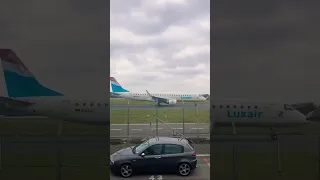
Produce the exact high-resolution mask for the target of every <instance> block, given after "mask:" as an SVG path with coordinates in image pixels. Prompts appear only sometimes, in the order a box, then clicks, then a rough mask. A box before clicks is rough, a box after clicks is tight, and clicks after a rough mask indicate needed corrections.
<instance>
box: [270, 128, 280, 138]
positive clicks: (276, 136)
mask: <svg viewBox="0 0 320 180" xmlns="http://www.w3.org/2000/svg"><path fill="white" fill-rule="evenodd" d="M270 130H271V131H272V133H271V135H270V138H271V140H277V139H278V132H277V131H275V130H274V129H273V128H270Z"/></svg>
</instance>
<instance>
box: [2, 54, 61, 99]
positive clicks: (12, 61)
mask: <svg viewBox="0 0 320 180" xmlns="http://www.w3.org/2000/svg"><path fill="white" fill-rule="evenodd" d="M0 59H1V64H2V70H3V74H4V79H5V83H6V87H7V91H8V96H9V97H14V98H17V97H39V96H62V95H63V94H61V93H59V92H56V91H54V90H52V89H49V88H47V87H45V86H43V85H41V84H40V83H39V82H38V80H37V79H36V77H35V76H34V75H33V74H32V73H31V72H30V71H29V70H28V68H27V67H26V66H25V65H24V63H23V62H22V61H21V60H20V59H19V57H18V56H17V55H16V54H15V52H13V50H11V49H0Z"/></svg>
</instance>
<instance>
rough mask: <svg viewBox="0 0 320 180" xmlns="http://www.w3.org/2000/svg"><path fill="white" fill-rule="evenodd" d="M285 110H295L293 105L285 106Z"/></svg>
mask: <svg viewBox="0 0 320 180" xmlns="http://www.w3.org/2000/svg"><path fill="white" fill-rule="evenodd" d="M284 110H286V111H292V110H294V108H293V107H292V106H291V105H289V104H284Z"/></svg>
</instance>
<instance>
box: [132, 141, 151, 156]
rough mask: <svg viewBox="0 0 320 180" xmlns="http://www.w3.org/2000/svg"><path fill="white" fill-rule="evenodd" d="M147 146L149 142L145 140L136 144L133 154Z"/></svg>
mask: <svg viewBox="0 0 320 180" xmlns="http://www.w3.org/2000/svg"><path fill="white" fill-rule="evenodd" d="M148 146H149V142H148V141H145V142H143V143H141V144H139V145H138V146H136V147H135V148H134V151H135V154H139V153H140V152H142V151H143V150H144V149H145V148H146V147H148Z"/></svg>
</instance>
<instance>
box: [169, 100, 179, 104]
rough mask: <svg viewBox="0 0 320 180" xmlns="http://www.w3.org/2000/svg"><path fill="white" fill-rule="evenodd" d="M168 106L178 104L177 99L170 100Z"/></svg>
mask: <svg viewBox="0 0 320 180" xmlns="http://www.w3.org/2000/svg"><path fill="white" fill-rule="evenodd" d="M168 104H177V100H176V99H169V100H168Z"/></svg>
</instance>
